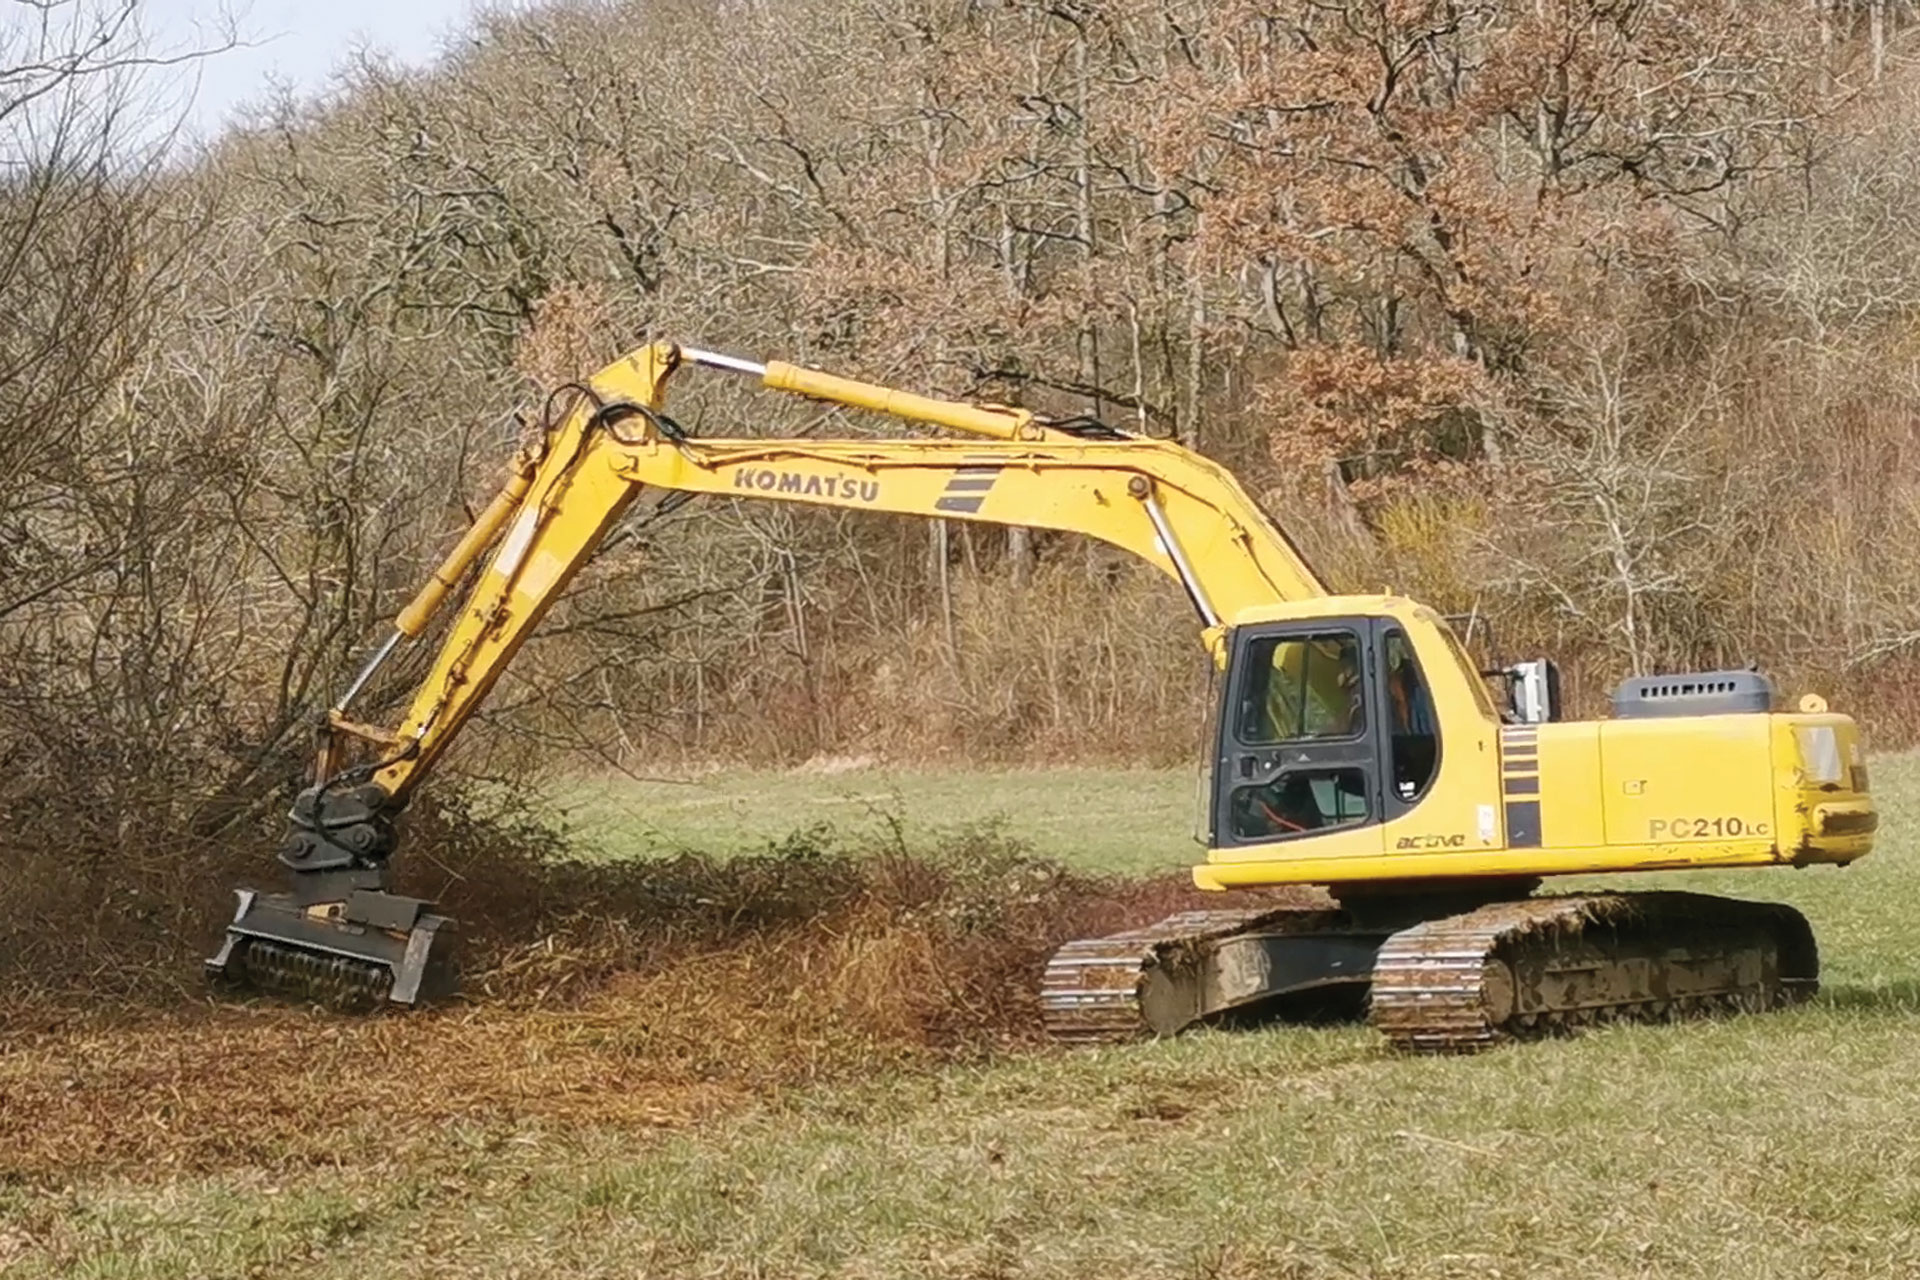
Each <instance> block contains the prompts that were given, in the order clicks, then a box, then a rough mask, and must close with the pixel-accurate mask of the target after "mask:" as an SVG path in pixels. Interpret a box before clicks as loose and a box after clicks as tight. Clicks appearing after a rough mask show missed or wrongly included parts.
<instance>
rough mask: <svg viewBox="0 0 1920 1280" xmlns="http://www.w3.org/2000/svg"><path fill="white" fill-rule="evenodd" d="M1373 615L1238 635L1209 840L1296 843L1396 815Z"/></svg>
mask: <svg viewBox="0 0 1920 1280" xmlns="http://www.w3.org/2000/svg"><path fill="white" fill-rule="evenodd" d="M1376 624H1377V620H1376V619H1370V618H1352V619H1347V618H1334V619H1327V620H1324V621H1318V620H1317V621H1314V622H1301V623H1287V624H1279V625H1273V626H1251V627H1242V628H1240V629H1239V630H1238V631H1237V632H1236V633H1235V635H1234V638H1233V646H1232V649H1231V661H1230V662H1229V664H1228V672H1227V679H1226V680H1225V681H1224V682H1223V690H1224V692H1223V698H1222V702H1221V707H1220V716H1219V741H1218V749H1217V751H1216V753H1215V759H1214V787H1213V847H1215V848H1216V849H1228V848H1233V847H1235V846H1239V845H1253V844H1261V845H1265V844H1272V843H1274V842H1276V841H1284V840H1296V839H1301V838H1304V837H1307V836H1314V835H1324V834H1327V833H1328V832H1332V831H1340V830H1345V829H1349V828H1355V827H1362V826H1367V825H1371V824H1377V823H1379V822H1381V821H1383V820H1384V819H1385V818H1386V817H1387V816H1388V814H1387V809H1386V806H1387V800H1388V797H1387V796H1386V794H1385V792H1384V789H1383V785H1382V771H1383V764H1382V762H1383V761H1384V760H1386V759H1387V758H1388V754H1387V749H1388V746H1389V744H1388V743H1387V742H1386V741H1385V740H1384V737H1383V734H1382V733H1381V731H1380V726H1381V725H1382V724H1383V723H1384V721H1383V716H1382V710H1383V709H1382V706H1381V704H1382V702H1384V701H1385V696H1384V695H1385V690H1386V686H1385V685H1384V684H1383V682H1382V680H1381V677H1380V675H1379V670H1380V665H1379V661H1378V653H1379V646H1380V644H1381V639H1380V637H1379V635H1378V634H1377V632H1378V627H1377V625H1376ZM1396 799H1397V797H1396ZM1399 807H1400V806H1399V805H1398V804H1396V805H1395V808H1396V809H1398V808H1399Z"/></svg>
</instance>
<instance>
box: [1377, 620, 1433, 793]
mask: <svg viewBox="0 0 1920 1280" xmlns="http://www.w3.org/2000/svg"><path fill="white" fill-rule="evenodd" d="M1385 650H1386V666H1387V726H1388V740H1389V742H1390V743H1391V744H1392V749H1391V755H1392V761H1393V791H1394V794H1395V795H1396V796H1398V797H1399V798H1400V799H1401V800H1403V801H1413V800H1417V799H1419V798H1420V796H1421V795H1422V794H1424V793H1425V792H1426V789H1427V787H1428V785H1429V784H1431V783H1432V781H1433V774H1434V770H1435V767H1436V765H1437V764H1438V763H1439V757H1440V735H1439V728H1438V725H1439V718H1438V717H1437V716H1435V715H1434V712H1433V692H1432V690H1431V689H1429V688H1428V687H1427V682H1426V678H1425V677H1424V676H1422V675H1421V673H1420V664H1419V662H1417V661H1416V660H1415V659H1414V656H1413V646H1412V645H1411V644H1410V643H1408V641H1407V637H1406V633H1405V632H1402V631H1399V630H1393V631H1389V632H1387V639H1386V646H1385Z"/></svg>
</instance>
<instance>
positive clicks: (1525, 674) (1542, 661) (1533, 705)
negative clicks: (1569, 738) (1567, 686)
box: [1502, 658, 1560, 724]
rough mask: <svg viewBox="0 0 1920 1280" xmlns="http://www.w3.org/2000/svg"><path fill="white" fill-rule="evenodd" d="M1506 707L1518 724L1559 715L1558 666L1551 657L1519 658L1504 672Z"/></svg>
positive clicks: (1532, 722) (1547, 719)
mask: <svg viewBox="0 0 1920 1280" xmlns="http://www.w3.org/2000/svg"><path fill="white" fill-rule="evenodd" d="M1502 674H1503V675H1505V676H1506V678H1507V707H1508V709H1509V710H1511V711H1512V713H1513V718H1514V719H1515V720H1517V721H1519V722H1520V723H1521V724H1545V723H1546V722H1548V721H1549V720H1558V719H1559V718H1560V668H1559V667H1557V666H1555V665H1554V664H1553V662H1552V661H1551V660H1550V659H1547V658H1535V659H1534V660H1533V661H1531V662H1519V663H1515V664H1514V665H1513V666H1511V667H1508V668H1507V669H1506V670H1505V671H1504V672H1503V673H1502Z"/></svg>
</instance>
